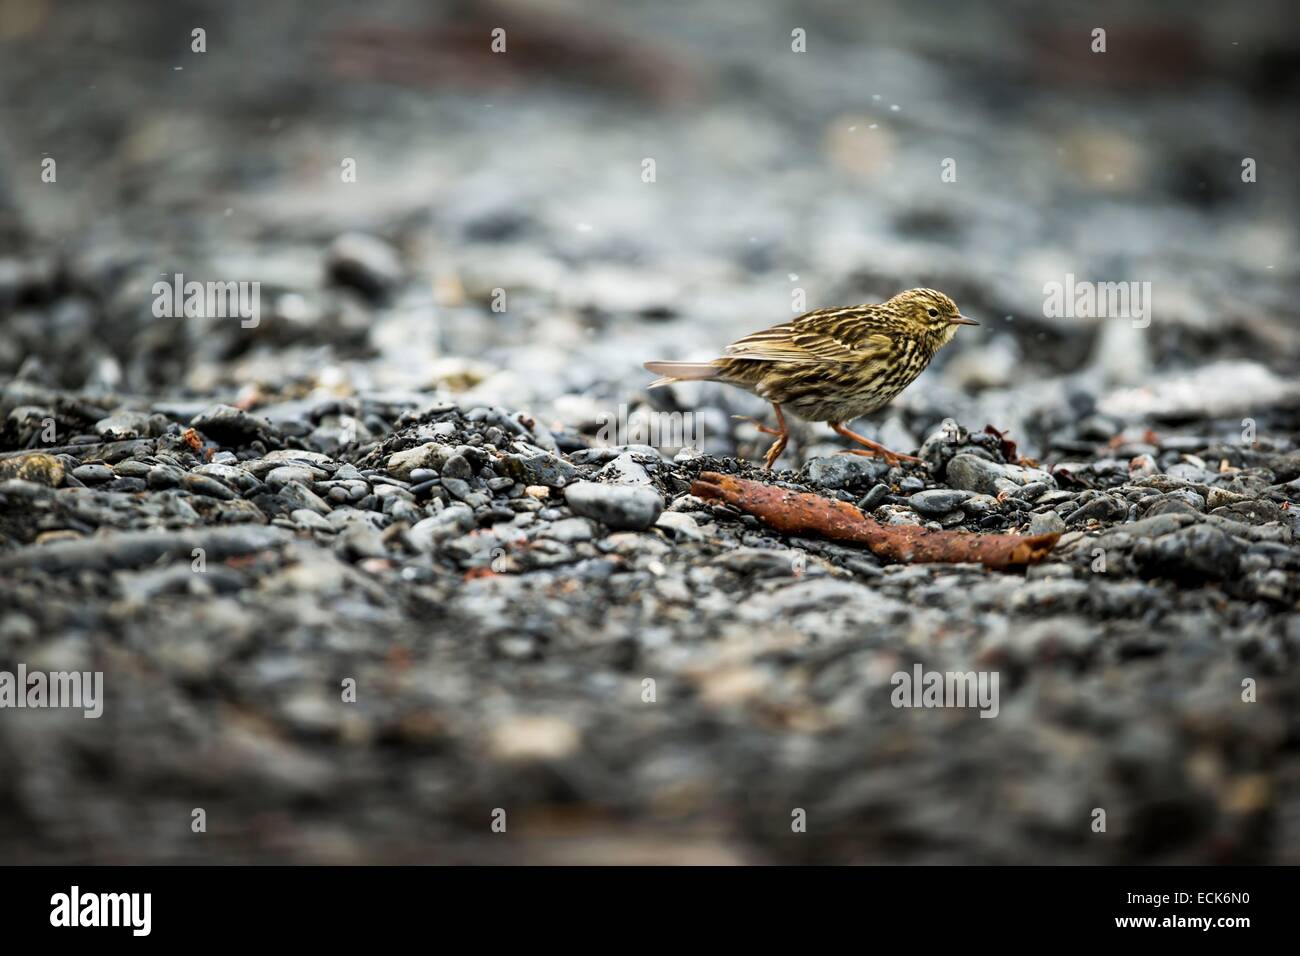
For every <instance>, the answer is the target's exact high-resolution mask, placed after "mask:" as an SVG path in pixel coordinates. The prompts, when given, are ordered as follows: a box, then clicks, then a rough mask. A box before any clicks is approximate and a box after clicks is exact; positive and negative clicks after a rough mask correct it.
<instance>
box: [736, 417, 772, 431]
mask: <svg viewBox="0 0 1300 956" xmlns="http://www.w3.org/2000/svg"><path fill="white" fill-rule="evenodd" d="M731 417H732V418H733V419H735V420H736V421H738V422H749V423H750V424H751V425H753V426H754V427H755V428H757V429H758V430H759V431H761V432H762V433H763V434H764V435H779V434H781V430H780V429H779V428H773V427H772V426H771V425H764V424H763V423H762V422H760V421H759V420H758V419H757V418H750V417H749V416H748V415H732V416H731Z"/></svg>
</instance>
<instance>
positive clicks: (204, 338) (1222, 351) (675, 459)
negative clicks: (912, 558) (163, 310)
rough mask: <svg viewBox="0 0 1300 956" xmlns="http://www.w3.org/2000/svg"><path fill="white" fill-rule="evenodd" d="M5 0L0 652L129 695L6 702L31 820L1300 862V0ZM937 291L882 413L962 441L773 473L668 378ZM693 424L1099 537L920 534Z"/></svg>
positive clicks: (502, 844)
mask: <svg viewBox="0 0 1300 956" xmlns="http://www.w3.org/2000/svg"><path fill="white" fill-rule="evenodd" d="M0 6H6V5H3V4H0ZM124 6H127V7H130V6H131V5H130V4H125V5H124ZM9 7H12V8H13V9H12V11H9V12H11V13H13V14H14V15H13V16H11V17H10V18H7V19H6V20H5V21H4V23H5V25H4V27H3V28H2V29H0V50H4V52H5V54H6V55H3V56H0V87H3V88H4V89H5V90H6V91H7V93H6V101H5V102H4V104H3V107H4V113H3V114H0V120H3V122H0V158H3V159H4V163H3V164H0V169H3V172H0V607H3V611H4V613H3V619H2V621H0V672H5V671H9V672H14V671H16V670H17V668H18V667H19V666H20V665H22V666H25V667H26V668H27V670H29V671H38V670H40V671H65V670H79V671H100V672H103V674H104V700H103V713H102V716H100V717H99V718H98V719H84V718H83V715H82V713H81V711H79V710H33V709H8V708H5V709H0V767H3V768H4V772H3V773H0V860H4V861H6V862H24V863H28V862H41V863H48V862H94V863H113V862H133V863H134V862H259V863H264V862H324V863H333V862H383V863H398V862H494V863H495V862H502V863H505V862H509V863H534V862H565V863H588V862H600V863H608V862H691V863H695V862H699V863H769V862H832V863H843V862H853V863H861V862H887V863H1037V862H1069V863H1170V862H1193V863H1215V862H1252V863H1254V862H1258V863H1297V862H1300V751H1298V744H1300V722H1298V720H1300V718H1298V717H1297V715H1298V714H1300V575H1298V574H1297V572H1298V571H1300V546H1297V543H1296V541H1295V535H1296V532H1297V530H1300V523H1298V522H1297V514H1298V513H1300V384H1297V382H1298V379H1297V372H1298V371H1300V333H1298V332H1297V323H1298V322H1300V315H1297V311H1296V308H1295V305H1294V303H1295V302H1296V301H1300V297H1298V293H1300V259H1298V257H1297V255H1296V249H1297V238H1298V237H1297V235H1296V227H1295V218H1294V216H1293V215H1292V212H1293V210H1294V209H1295V208H1297V204H1296V199H1297V186H1296V183H1295V181H1294V177H1288V176H1287V175H1285V174H1284V171H1285V170H1286V169H1290V168H1294V163H1295V160H1296V156H1295V142H1296V141H1297V140H1296V138H1295V137H1294V132H1295V130H1294V118H1293V116H1292V106H1293V103H1294V94H1295V92H1296V90H1297V73H1296V70H1295V66H1294V64H1295V63H1296V62H1298V61H1300V57H1298V55H1297V54H1300V48H1297V47H1296V46H1295V45H1294V42H1293V41H1291V40H1288V39H1286V38H1285V37H1284V35H1283V34H1282V33H1281V32H1279V31H1277V30H1275V29H1270V25H1271V24H1272V25H1274V26H1275V23H1274V21H1273V20H1271V19H1270V17H1273V16H1274V15H1276V16H1280V15H1281V11H1282V10H1283V9H1284V8H1283V7H1282V6H1281V5H1276V6H1269V5H1265V6H1264V7H1263V8H1261V9H1262V10H1263V11H1264V12H1262V13H1259V14H1258V15H1255V14H1252V16H1251V18H1250V21H1249V22H1238V21H1237V19H1235V16H1236V15H1235V14H1234V13H1233V12H1232V11H1231V9H1230V8H1228V7H1226V6H1225V7H1223V8H1221V9H1220V8H1216V7H1211V6H1205V7H1193V8H1192V9H1191V11H1189V12H1188V13H1187V14H1186V15H1185V16H1184V17H1182V18H1180V19H1178V20H1173V19H1170V18H1169V17H1168V16H1167V14H1168V10H1167V9H1166V8H1164V7H1162V6H1161V5H1158V4H1153V5H1151V7H1150V14H1149V15H1148V16H1146V17H1138V16H1136V15H1131V14H1126V13H1124V12H1123V11H1125V10H1127V9H1128V8H1127V7H1116V8H1114V11H1112V12H1111V13H1109V14H1107V15H1106V18H1105V22H1106V23H1107V25H1108V27H1109V30H1110V42H1111V45H1112V52H1113V56H1112V53H1108V54H1106V56H1112V59H1110V60H1108V61H1106V69H1104V70H1098V69H1097V68H1096V67H1095V66H1093V65H1092V61H1090V60H1089V59H1088V56H1089V54H1087V53H1086V52H1085V53H1084V54H1072V53H1071V52H1070V50H1072V49H1073V48H1072V47H1071V46H1070V44H1071V43H1075V42H1076V39H1077V38H1076V39H1072V38H1075V34H1076V33H1077V32H1078V31H1080V30H1081V31H1082V35H1083V36H1084V37H1085V40H1084V41H1083V43H1084V46H1083V49H1084V50H1085V51H1086V50H1087V40H1086V37H1087V34H1088V27H1089V25H1090V24H1091V20H1090V19H1089V17H1090V16H1091V14H1089V15H1087V16H1085V15H1083V14H1080V15H1077V16H1076V15H1074V14H1047V13H1043V12H1041V11H1038V9H1037V7H1035V6H1028V5H1026V6H1024V7H1020V8H1012V9H1011V10H1010V11H1009V12H1008V13H1007V14H1006V15H1005V16H995V15H994V14H992V13H991V12H988V11H984V12H980V11H970V10H966V8H965V7H953V8H949V9H946V10H945V16H948V17H951V18H952V21H953V24H952V25H953V26H954V27H955V28H957V29H953V30H950V31H946V32H944V33H943V34H938V33H936V32H935V31H934V29H933V24H932V22H930V18H929V17H927V16H922V15H920V14H919V13H918V12H917V11H916V10H915V9H912V5H909V4H887V5H882V6H881V7H880V8H879V10H878V11H875V12H873V14H872V15H871V16H863V17H862V18H860V19H855V20H843V19H839V14H837V13H836V10H835V8H834V7H833V6H832V5H829V4H824V5H820V6H816V7H814V8H813V9H812V10H809V11H804V12H798V13H792V12H790V11H788V10H786V9H785V8H784V7H783V6H781V5H779V4H775V3H770V4H752V5H751V4H746V5H736V6H731V5H727V4H716V5H713V6H710V7H706V8H704V9H703V10H697V9H696V7H695V5H692V4H686V3H684V2H683V3H669V4H661V5H658V4H657V5H655V6H654V9H653V10H650V9H642V8H641V6H640V5H635V4H631V3H619V4H613V5H610V6H609V7H608V9H605V10H603V11H602V13H601V15H600V16H599V17H591V16H588V15H587V14H584V13H583V11H581V9H580V8H579V7H578V6H577V5H576V4H574V5H570V4H562V3H555V4H542V5H533V4H530V5H528V7H527V11H528V12H527V13H524V12H523V10H522V8H515V7H509V6H496V7H492V6H489V7H483V8H475V11H474V12H473V13H472V14H471V13H469V12H467V11H466V10H464V9H462V10H460V11H459V12H454V11H453V8H452V7H451V5H446V6H438V5H434V6H432V7H428V6H425V5H416V4H388V5H378V6H377V7H376V8H375V9H374V10H370V11H367V12H366V13H365V14H364V15H363V14H361V13H358V12H356V10H355V9H354V8H353V7H352V6H351V5H347V4H342V3H324V4H320V5H319V9H317V10H315V11H314V13H313V15H312V17H311V18H310V22H306V18H305V17H304V15H303V14H302V13H301V12H300V13H297V14H293V13H290V12H288V11H276V12H272V11H270V10H267V11H264V12H263V13H262V15H260V16H259V18H258V19H256V20H252V19H245V18H243V17H241V16H239V15H236V14H233V13H231V12H230V11H229V10H228V9H227V7H226V5H221V4H188V5H186V4H182V5H176V6H174V7H168V8H167V9H166V10H161V9H160V10H154V11H151V15H150V18H149V19H148V21H147V23H146V22H145V21H132V20H131V19H130V18H129V17H125V16H120V15H117V14H114V15H113V16H108V15H107V13H106V11H103V10H101V9H100V7H99V6H97V5H94V4H89V3H69V4H59V5H57V8H58V10H59V14H60V15H55V13H54V12H53V11H54V9H55V5H54V4H51V3H47V2H37V0H24V2H11V3H9V4H8V5H7V6H6V9H8V8H9ZM1170 9H1172V8H1170ZM1180 9H1181V8H1180ZM1013 13H1014V16H1013V15H1012V14H1013ZM63 14H71V15H63ZM498 21H500V22H503V23H506V24H507V25H508V28H509V30H510V36H511V43H515V44H517V46H516V49H517V50H518V54H517V55H516V54H512V53H507V54H506V55H505V57H503V58H493V56H492V55H491V54H490V53H487V52H486V43H487V41H486V40H484V41H483V42H482V43H480V42H479V39H480V34H483V35H486V33H487V32H488V31H490V29H491V25H492V24H495V23H497V22H498ZM1162 23H1163V24H1165V25H1164V26H1160V25H1159V24H1162ZM204 25H206V27H207V31H208V41H207V42H208V47H207V52H206V53H203V54H197V53H191V52H190V50H189V44H190V39H189V38H190V31H191V29H192V28H194V27H195V26H204ZM1081 25H1082V26H1081ZM794 27H802V28H805V29H806V30H807V31H808V35H809V40H808V44H809V52H808V53H806V54H795V53H793V52H789V45H790V40H789V35H790V30H791V29H792V28H794ZM1135 46H1136V47H1140V48H1143V49H1146V50H1147V51H1148V52H1149V51H1150V50H1159V51H1161V53H1162V55H1161V56H1150V55H1144V56H1135V55H1133V54H1132V52H1131V50H1132V48H1133V47H1135ZM1126 50H1128V51H1130V52H1125V51H1126ZM10 53H12V54H14V55H9V54H10ZM73 54H75V55H73ZM53 63H58V64H60V65H61V67H60V68H59V69H57V70H53V71H52V70H51V64H53ZM178 68H182V69H178ZM1188 77H1191V78H1192V79H1191V80H1189V79H1188ZM1193 80H1194V82H1193ZM1288 94H1289V97H1290V98H1289V99H1288ZM894 107H898V108H897V109H895V108H894ZM1205 117H1212V118H1213V119H1214V122H1207V121H1205ZM1243 155H1245V156H1254V157H1257V158H1258V166H1259V170H1260V173H1259V180H1258V181H1257V182H1254V183H1243V182H1242V181H1241V178H1240V169H1241V157H1242V156H1243ZM46 157H53V158H55V159H56V160H57V164H58V165H57V180H56V181H55V182H44V183H43V182H41V180H40V172H41V169H42V166H41V160H42V158H46ZM950 157H951V158H955V159H956V164H957V166H956V168H957V170H958V172H957V180H956V182H950V183H945V182H942V181H941V180H940V178H939V172H940V162H941V160H943V159H944V158H950ZM647 158H651V159H654V160H655V170H656V175H655V178H654V180H653V181H650V182H647V181H646V180H645V178H644V171H645V169H646V167H645V165H644V160H645V159H647ZM349 159H351V160H355V163H356V167H355V168H356V170H357V173H358V175H357V179H356V181H355V182H347V181H344V180H343V179H341V178H340V169H342V170H344V171H345V172H346V169H347V166H346V163H347V161H348V160H349ZM177 273H183V274H184V275H185V276H186V277H187V278H189V279H193V280H198V281H203V282H207V281H222V282H254V281H255V282H258V283H260V311H259V312H258V314H257V315H255V316H244V317H243V320H242V321H241V318H240V317H232V318H211V317H205V316H203V315H192V316H186V317H177V318H171V317H167V316H165V315H159V314H158V312H159V305H158V303H159V294H158V293H157V292H156V290H155V287H154V283H156V282H158V281H159V280H160V279H161V280H162V281H163V282H165V283H168V284H170V283H171V281H172V277H173V276H174V275H175V274H177ZM1067 275H1069V276H1077V277H1078V279H1079V281H1080V282H1083V281H1084V280H1089V281H1091V280H1098V281H1126V282H1127V281H1138V282H1149V283H1150V288H1151V289H1153V290H1154V291H1153V298H1152V299H1150V300H1148V301H1149V303H1152V308H1151V310H1150V314H1149V315H1148V316H1146V319H1148V320H1149V321H1148V322H1145V323H1144V322H1143V321H1138V320H1136V319H1130V318H1121V319H1116V318H1101V317H1090V316H1086V315H1083V316H1053V315H1051V314H1049V313H1050V310H1049V309H1046V308H1045V307H1044V296H1045V294H1046V293H1045V288H1044V283H1045V282H1049V281H1064V280H1065V279H1066V277H1067ZM912 285H927V286H932V287H936V288H940V289H943V290H944V291H947V292H949V293H950V294H951V295H953V297H954V298H955V299H956V301H957V302H958V304H959V305H960V306H961V307H962V310H963V312H965V313H966V314H969V315H973V316H975V317H977V318H979V319H980V320H981V322H982V324H981V327H980V328H978V329H963V330H962V332H961V333H960V334H959V335H958V336H957V338H956V340H955V341H954V342H953V344H952V345H950V346H948V347H947V348H946V349H945V350H944V351H943V352H942V353H941V355H940V357H939V358H938V359H937V360H936V362H935V364H934V366H933V367H932V368H931V369H930V370H928V371H927V372H926V373H925V374H924V375H923V376H922V378H921V379H920V380H919V381H918V382H917V383H916V384H915V385H914V386H913V387H912V388H910V389H909V390H908V391H907V392H905V393H904V395H903V396H902V397H900V399H898V400H897V401H896V402H895V404H894V405H893V406H892V407H891V408H890V409H889V410H888V411H887V412H885V413H884V414H882V415H881V416H880V417H879V418H878V419H876V420H872V421H867V420H864V421H861V422H859V423H857V425H856V426H855V427H858V428H860V430H861V431H863V432H864V433H865V434H867V435H869V436H871V437H873V438H876V439H878V440H880V441H883V442H885V443H886V444H888V445H890V446H891V447H894V448H897V449H900V450H907V451H911V450H916V449H919V452H918V454H919V455H920V457H921V458H922V459H923V461H922V463H919V464H905V465H900V466H896V467H893V468H890V467H888V466H886V465H885V464H883V463H881V462H879V461H876V460H872V459H865V458H859V457H853V456H846V455H837V454H836V451H837V450H838V449H839V448H840V447H842V446H841V445H840V444H839V443H838V439H837V438H835V436H833V435H832V434H831V433H830V432H829V430H827V429H826V428H825V427H824V426H811V425H800V426H797V431H796V434H795V439H794V441H792V442H791V447H790V448H789V449H788V450H787V452H786V454H785V456H784V457H783V458H782V459H781V461H780V462H779V463H778V468H777V470H776V471H775V472H774V473H772V474H770V475H768V474H765V473H763V472H761V471H759V470H757V469H756V467H755V465H754V462H756V461H759V460H761V454H762V451H763V450H764V448H765V443H766V441H768V440H769V439H767V437H766V436H764V435H762V434H760V433H759V432H758V430H757V429H756V428H755V426H754V425H753V424H751V423H748V422H744V421H742V420H740V419H739V418H737V417H735V416H748V415H758V416H760V417H761V416H762V415H763V414H764V407H763V405H762V404H761V403H759V402H757V400H754V399H752V398H751V397H750V396H747V395H745V394H742V393H740V392H736V391H731V390H727V389H725V388H722V387H720V386H715V385H708V384H703V385H702V384H688V385H681V386H674V387H672V388H670V389H661V390H656V391H654V392H646V391H645V385H646V384H647V383H648V382H649V380H650V378H651V376H650V375H649V374H647V373H645V372H644V371H642V370H641V369H640V363H641V362H642V361H645V360H647V359H671V358H686V359H695V358H707V357H711V355H712V354H715V353H716V350H717V349H719V347H720V346H722V345H724V344H725V343H726V342H727V341H730V340H731V339H732V338H734V337H736V336H737V335H739V334H742V333H744V332H748V331H753V330H754V329H756V328H759V327H762V326H764V325H767V324H773V323H775V322H777V321H780V320H782V319H784V318H785V317H787V316H788V315H789V314H790V313H791V309H792V303H793V302H797V301H801V300H800V298H799V297H803V299H804V300H806V308H815V307H819V306H824V305H835V304H843V303H847V302H854V301H871V300H877V299H880V298H883V297H885V296H888V295H890V294H892V293H894V292H897V291H899V290H900V289H903V288H906V287H909V286H912ZM675 416H677V417H675ZM620 421H624V422H630V423H631V425H632V426H633V427H630V428H616V429H613V430H612V433H611V429H610V428H609V424H610V423H611V422H614V423H618V422H620ZM649 421H657V422H670V423H674V424H676V423H686V424H688V425H689V426H690V427H691V429H692V433H691V434H690V435H689V436H688V437H689V438H690V440H689V441H686V440H682V441H673V440H662V438H663V436H660V439H661V440H654V438H653V437H650V436H647V435H646V434H645V433H644V432H643V431H638V429H637V428H636V427H635V425H636V424H637V423H641V422H649ZM652 441H653V444H647V442H652ZM701 471H717V472H723V473H728V474H737V475H741V476H744V477H748V478H753V479H759V480H766V481H772V482H776V483H778V484H780V485H782V486H783V487H788V488H792V489H798V490H802V491H810V492H816V493H819V494H821V495H824V496H826V497H827V498H832V499H838V500H842V501H848V502H851V503H854V504H856V505H857V506H858V507H859V508H861V509H862V510H863V512H864V513H866V514H869V515H872V516H873V517H875V518H876V519H878V520H879V521H881V522H883V523H885V524H887V525H917V524H919V525H924V526H927V527H930V528H934V529H939V528H946V529H958V530H965V531H969V532H972V533H987V532H1002V533H1023V534H1038V533H1043V532H1052V531H1055V532H1060V533H1061V535H1062V536H1061V538H1060V541H1059V543H1058V545H1057V546H1056V548H1055V550H1054V551H1053V553H1052V555H1051V556H1050V558H1049V559H1048V560H1047V561H1046V562H1044V563H1042V564H1038V565H1034V566H1032V567H1030V568H1027V569H1020V570H1015V571H989V570H986V569H984V568H982V567H980V566H977V565H960V564H956V565H954V564H934V565H917V564H911V565H902V564H890V563H887V562H885V561H882V560H881V559H878V558H877V557H875V556H874V555H873V554H871V553H870V552H869V551H867V550H865V549H863V548H860V547H851V546H848V545H845V544H841V543H833V542H828V541H823V540H814V539H812V538H802V537H792V536H788V535H782V534H779V533H777V532H775V531H773V530H771V529H770V528H768V527H766V526H765V525H764V524H763V523H762V522H761V521H759V520H758V519H757V518H755V517H753V516H751V515H747V514H743V513H741V512H740V511H739V510H737V509H736V508H733V507H730V506H725V505H721V504H718V503H717V502H711V501H705V500H702V499H701V498H699V497H696V496H694V495H692V494H691V485H692V481H693V480H694V478H695V476H696V475H698V474H699V473H700V472H701ZM918 666H919V667H920V668H922V669H923V671H925V672H935V671H937V672H963V673H965V672H976V673H979V674H983V675H986V676H988V675H996V677H997V680H998V684H997V687H998V694H997V697H996V702H995V703H993V704H992V705H991V706H985V707H982V708H981V707H965V708H955V707H947V708H944V707H940V708H927V707H921V708H917V707H900V706H896V702H897V701H896V687H895V684H896V675H899V674H911V673H913V671H914V668H916V667H918ZM985 717H991V718H992V719H984V718H985ZM196 809H202V810H203V811H204V814H203V819H204V822H205V829H204V830H203V832H195V829H194V820H195V810H196ZM1099 810H1100V811H1104V829H1102V828H1101V827H1100V826H1099V822H1098V821H1099V819H1100V818H1099V815H1098V811H1099ZM503 824H504V832H498V831H500V830H502V825H503Z"/></svg>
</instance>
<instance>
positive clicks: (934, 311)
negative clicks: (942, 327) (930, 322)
mask: <svg viewBox="0 0 1300 956" xmlns="http://www.w3.org/2000/svg"><path fill="white" fill-rule="evenodd" d="M938 317H939V310H938V309H931V310H930V318H932V319H937V318H938Z"/></svg>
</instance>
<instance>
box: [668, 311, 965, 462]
mask: <svg viewBox="0 0 1300 956" xmlns="http://www.w3.org/2000/svg"><path fill="white" fill-rule="evenodd" d="M978 324H979V323H978V322H975V321H973V320H971V319H968V318H966V317H965V316H964V315H962V314H961V312H960V311H959V310H958V309H957V304H956V303H955V302H953V301H952V299H950V298H948V297H947V296H946V295H944V294H943V293H942V292H936V291H935V290H934V289H909V290H908V291H906V292H900V293H899V294H898V295H896V296H894V297H893V298H892V299H889V300H888V301H885V302H881V303H880V304H878V305H851V306H845V307H844V308H838V309H816V310H814V311H812V312H806V313H804V314H803V315H801V316H799V317H798V318H797V319H794V320H792V321H790V322H783V323H782V324H781V325H774V326H772V328H770V329H764V330H763V331H762V332H755V333H754V334H753V335H747V336H745V337H744V338H743V339H740V340H739V341H737V342H733V343H732V344H731V345H728V346H727V348H726V352H727V354H726V356H724V357H723V358H718V359H714V360H713V361H712V362H646V363H645V367H646V369H647V370H649V371H651V372H656V373H658V374H659V375H662V376H663V378H660V379H656V380H655V381H654V382H651V383H650V385H649V387H650V388H656V387H658V386H660V385H668V384H671V383H673V382H681V381H718V382H725V383H727V384H728V385H735V386H737V387H739V388H743V389H745V390H746V391H749V392H753V393H754V394H755V395H757V396H758V397H759V398H762V399H765V400H766V401H769V402H771V403H772V408H773V409H774V410H775V411H776V420H777V423H778V424H779V425H780V428H769V427H767V426H765V425H759V428H761V429H762V430H763V431H765V432H767V433H768V434H771V435H776V436H777V438H776V441H775V442H773V443H772V447H771V448H769V449H768V450H767V455H766V457H765V459H764V460H765V463H766V465H767V467H768V469H771V467H772V465H773V464H775V462H776V460H777V459H778V458H780V457H781V452H783V451H784V450H785V446H786V442H787V441H788V440H789V437H790V432H789V429H788V428H787V427H786V423H785V415H784V414H782V409H783V408H784V409H789V410H790V411H792V412H794V413H795V414H796V415H798V416H799V417H800V418H803V419H806V420H808V421H813V422H827V423H829V424H830V426H831V428H832V429H834V430H835V431H836V432H837V433H838V434H840V435H843V436H844V437H845V438H849V439H852V440H853V441H855V442H857V443H858V444H860V445H864V446H866V447H865V448H864V449H851V451H852V453H853V454H856V455H879V456H881V457H883V458H884V459H885V460H886V461H887V462H889V463H890V464H891V465H892V464H895V463H897V462H899V461H904V460H905V461H918V460H919V459H917V458H914V457H912V456H911V455H901V454H899V453H897V452H892V451H890V450H889V449H888V448H885V447H884V446H883V445H879V444H877V443H876V442H873V441H871V440H870V439H869V438H864V437H862V436H861V435H859V434H857V433H856V432H852V431H850V430H849V429H848V428H846V427H845V422H849V421H852V420H853V419H855V418H857V417H858V416H860V415H867V414H870V413H871V412H874V411H876V410H877V409H880V408H883V407H884V406H885V405H887V404H889V402H891V401H892V400H893V399H894V397H895V396H897V395H898V393H899V392H901V391H902V390H903V389H905V388H907V386H909V385H911V384H912V382H913V380H915V378H916V377H917V376H918V375H920V374H921V372H922V370H923V369H924V368H925V367H926V366H927V365H929V364H930V360H931V359H932V358H934V356H935V353H936V352H938V351H939V349H941V348H943V347H944V346H945V345H947V344H948V343H949V342H950V341H951V340H952V337H953V336H954V335H955V334H956V333H957V326H959V325H978Z"/></svg>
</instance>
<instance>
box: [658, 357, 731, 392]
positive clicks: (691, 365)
mask: <svg viewBox="0 0 1300 956" xmlns="http://www.w3.org/2000/svg"><path fill="white" fill-rule="evenodd" d="M645 368H646V371H647V372H658V373H659V374H660V375H662V376H663V378H657V379H655V380H654V381H653V382H651V383H650V384H649V385H647V386H646V388H658V387H659V386H660V385H671V384H672V383H673V382H696V381H699V382H702V381H705V380H707V379H711V378H717V377H718V367H717V366H716V365H714V364H713V363H712V362H646V363H645Z"/></svg>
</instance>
